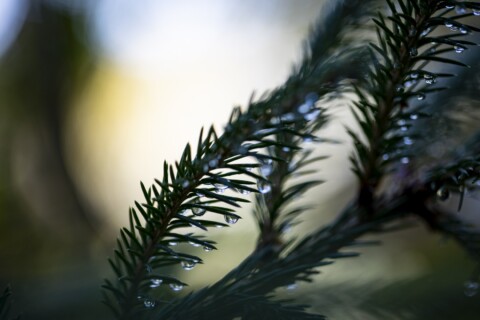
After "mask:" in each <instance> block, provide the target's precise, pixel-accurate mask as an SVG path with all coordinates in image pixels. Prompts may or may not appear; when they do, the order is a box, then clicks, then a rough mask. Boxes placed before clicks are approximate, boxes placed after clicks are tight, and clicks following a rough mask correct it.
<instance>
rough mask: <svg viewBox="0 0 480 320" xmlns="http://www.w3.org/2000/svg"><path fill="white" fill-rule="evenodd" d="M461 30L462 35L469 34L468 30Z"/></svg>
mask: <svg viewBox="0 0 480 320" xmlns="http://www.w3.org/2000/svg"><path fill="white" fill-rule="evenodd" d="M459 30H460V33H462V34H467V33H468V30H467V29H465V28H460V29H459Z"/></svg>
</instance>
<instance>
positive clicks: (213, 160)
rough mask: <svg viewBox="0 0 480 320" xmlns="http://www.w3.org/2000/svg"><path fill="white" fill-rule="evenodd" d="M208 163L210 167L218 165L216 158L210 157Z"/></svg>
mask: <svg viewBox="0 0 480 320" xmlns="http://www.w3.org/2000/svg"><path fill="white" fill-rule="evenodd" d="M208 165H209V167H210V168H216V167H217V166H218V160H217V159H212V160H210V161H208Z"/></svg>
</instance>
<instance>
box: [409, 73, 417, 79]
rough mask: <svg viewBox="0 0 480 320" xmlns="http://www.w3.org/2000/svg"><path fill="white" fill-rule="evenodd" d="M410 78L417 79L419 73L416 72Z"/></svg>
mask: <svg viewBox="0 0 480 320" xmlns="http://www.w3.org/2000/svg"><path fill="white" fill-rule="evenodd" d="M410 78H412V79H417V78H418V73H416V72H413V73H411V74H410Z"/></svg>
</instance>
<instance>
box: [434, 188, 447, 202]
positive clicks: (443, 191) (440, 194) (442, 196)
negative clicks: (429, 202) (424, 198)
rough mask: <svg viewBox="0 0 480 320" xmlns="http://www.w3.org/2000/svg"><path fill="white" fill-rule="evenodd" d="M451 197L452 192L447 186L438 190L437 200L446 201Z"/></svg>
mask: <svg viewBox="0 0 480 320" xmlns="http://www.w3.org/2000/svg"><path fill="white" fill-rule="evenodd" d="M449 197H450V191H449V190H448V188H446V187H445V186H443V187H440V188H439V189H438V190H437V198H438V200H440V201H445V200H447V199H448V198H449Z"/></svg>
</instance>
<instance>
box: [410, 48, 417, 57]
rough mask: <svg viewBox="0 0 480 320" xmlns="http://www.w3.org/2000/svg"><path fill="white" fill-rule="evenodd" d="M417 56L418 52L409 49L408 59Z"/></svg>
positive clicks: (415, 49)
mask: <svg viewBox="0 0 480 320" xmlns="http://www.w3.org/2000/svg"><path fill="white" fill-rule="evenodd" d="M417 54H418V50H417V48H415V47H412V48H410V57H415V56H416V55H417Z"/></svg>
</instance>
